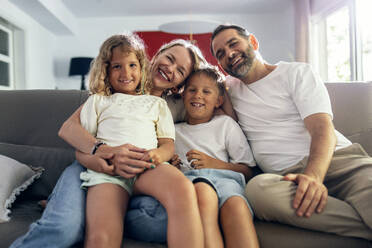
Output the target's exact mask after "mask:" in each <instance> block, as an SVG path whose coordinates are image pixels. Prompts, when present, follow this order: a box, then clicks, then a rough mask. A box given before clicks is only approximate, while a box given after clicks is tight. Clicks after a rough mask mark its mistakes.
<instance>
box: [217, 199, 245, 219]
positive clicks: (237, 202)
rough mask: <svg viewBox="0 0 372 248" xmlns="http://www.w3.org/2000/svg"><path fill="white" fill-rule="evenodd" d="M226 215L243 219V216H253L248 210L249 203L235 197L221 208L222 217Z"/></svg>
mask: <svg viewBox="0 0 372 248" xmlns="http://www.w3.org/2000/svg"><path fill="white" fill-rule="evenodd" d="M224 213H226V214H227V215H230V216H231V213H234V214H233V216H237V217H239V218H242V217H243V216H247V215H251V213H250V210H249V208H248V205H247V202H246V201H245V200H244V199H243V198H242V197H240V196H233V197H230V198H229V199H227V200H226V202H225V203H224V204H223V205H222V207H221V215H223V214H224Z"/></svg>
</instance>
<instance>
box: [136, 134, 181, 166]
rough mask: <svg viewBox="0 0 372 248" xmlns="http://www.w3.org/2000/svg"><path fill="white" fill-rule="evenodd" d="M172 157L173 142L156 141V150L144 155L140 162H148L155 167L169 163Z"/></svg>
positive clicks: (167, 140)
mask: <svg viewBox="0 0 372 248" xmlns="http://www.w3.org/2000/svg"><path fill="white" fill-rule="evenodd" d="M173 155H174V141H173V139H168V138H159V139H158V148H156V149H152V150H149V151H148V152H146V153H145V155H144V156H143V158H142V160H144V161H150V162H151V163H154V164H155V165H159V164H161V163H163V162H166V161H169V160H170V159H171V158H172V157H173Z"/></svg>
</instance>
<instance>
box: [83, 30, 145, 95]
mask: <svg viewBox="0 0 372 248" xmlns="http://www.w3.org/2000/svg"><path fill="white" fill-rule="evenodd" d="M116 47H120V48H121V51H122V52H124V53H128V54H129V53H134V54H135V55H136V57H137V59H138V61H139V64H140V66H141V82H140V83H139V84H138V86H137V88H136V92H137V94H141V93H143V89H144V88H145V82H147V81H148V80H147V74H148V59H147V56H146V52H145V46H144V44H143V41H142V39H141V38H139V37H138V35H136V34H132V33H124V34H117V35H113V36H111V37H110V38H108V39H107V40H105V41H104V42H103V44H102V45H101V48H100V49H99V54H98V56H97V57H96V58H95V59H94V60H93V62H92V64H91V68H90V71H89V89H90V91H91V93H93V94H100V95H105V96H109V95H111V94H113V93H115V92H114V89H113V88H112V87H111V84H110V81H109V72H108V70H109V66H110V61H111V58H112V51H113V49H114V48H116Z"/></svg>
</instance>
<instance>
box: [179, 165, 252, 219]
mask: <svg viewBox="0 0 372 248" xmlns="http://www.w3.org/2000/svg"><path fill="white" fill-rule="evenodd" d="M184 174H185V176H186V177H187V178H188V179H190V180H191V181H192V182H193V183H197V182H205V183H207V184H209V185H210V186H212V187H213V189H214V190H215V191H216V193H217V197H218V207H219V208H221V207H222V205H223V204H224V203H225V201H227V200H228V199H229V198H230V197H232V196H240V197H241V198H243V199H244V200H245V201H246V203H247V205H248V207H249V210H250V211H251V214H252V217H253V211H252V208H251V206H250V205H249V203H248V200H247V198H246V197H245V196H244V190H245V185H246V183H245V178H244V176H243V174H242V173H238V172H235V171H231V170H220V169H198V170H189V171H186V172H184Z"/></svg>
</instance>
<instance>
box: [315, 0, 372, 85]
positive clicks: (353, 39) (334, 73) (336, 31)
mask: <svg viewBox="0 0 372 248" xmlns="http://www.w3.org/2000/svg"><path fill="white" fill-rule="evenodd" d="M314 2H315V3H314ZM313 3H314V4H315V5H317V6H316V7H317V8H315V11H313V13H312V41H311V44H312V53H313V54H312V58H313V60H312V63H313V64H314V66H315V68H316V69H317V70H318V71H319V73H320V75H321V77H322V78H323V80H324V81H328V82H345V81H372V70H370V69H368V68H370V67H371V65H372V29H371V28H369V27H368V26H370V23H372V15H371V14H370V12H371V10H372V1H371V0H333V1H328V2H321V1H320V0H318V1H317V0H314V1H313ZM314 12H315V13H314Z"/></svg>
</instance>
